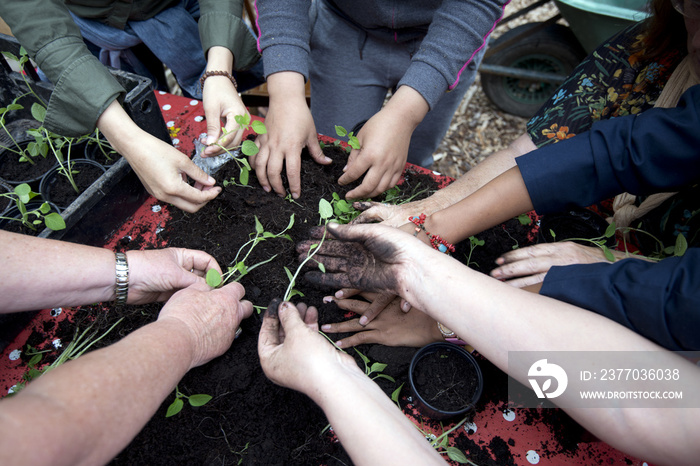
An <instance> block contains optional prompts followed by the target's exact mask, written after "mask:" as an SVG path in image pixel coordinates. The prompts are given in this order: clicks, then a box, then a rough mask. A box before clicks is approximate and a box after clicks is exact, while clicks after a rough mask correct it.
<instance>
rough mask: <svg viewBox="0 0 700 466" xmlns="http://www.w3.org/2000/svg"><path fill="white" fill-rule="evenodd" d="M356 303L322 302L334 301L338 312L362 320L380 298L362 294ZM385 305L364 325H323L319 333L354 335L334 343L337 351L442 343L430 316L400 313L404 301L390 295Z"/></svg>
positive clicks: (348, 322)
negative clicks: (370, 344)
mask: <svg viewBox="0 0 700 466" xmlns="http://www.w3.org/2000/svg"><path fill="white" fill-rule="evenodd" d="M361 296H362V298H364V299H365V300H359V299H340V298H336V297H333V296H329V297H327V298H324V302H327V301H333V302H335V303H336V304H337V305H338V307H339V308H340V309H343V310H347V311H352V312H354V313H355V314H358V315H359V316H361V317H364V316H366V315H367V313H368V312H370V309H371V307H372V304H374V303H375V302H376V299H377V298H378V297H379V296H380V295H378V294H377V293H367V292H363V293H362V294H361ZM391 297H392V300H391V302H389V303H388V305H385V306H382V309H383V311H382V313H381V314H379V315H378V316H377V317H376V318H374V319H373V320H371V321H370V322H369V323H368V324H366V325H361V324H360V318H354V319H350V320H346V321H343V322H337V323H332V324H325V325H323V326H322V327H321V330H322V331H323V332H325V333H331V334H332V333H353V334H354V335H350V336H349V337H347V338H344V339H342V340H338V341H336V342H335V344H336V345H337V346H339V347H340V348H350V347H352V346H356V345H361V344H365V343H379V344H381V345H386V346H414V347H421V346H424V345H427V344H428V343H432V342H434V341H442V334H441V333H440V331H439V330H438V327H437V325H436V323H435V320H433V319H432V318H431V317H430V316H428V315H427V314H424V313H423V312H420V311H419V310H417V309H414V310H413V311H411V312H408V313H407V312H405V311H404V310H403V309H401V304H402V302H403V300H402V299H401V298H399V297H396V296H394V295H391ZM409 309H410V306H409Z"/></svg>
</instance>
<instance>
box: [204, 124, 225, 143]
mask: <svg viewBox="0 0 700 466" xmlns="http://www.w3.org/2000/svg"><path fill="white" fill-rule="evenodd" d="M219 137H221V125H220V121H219V118H207V139H206V140H205V141H204V143H205V144H206V145H207V146H209V145H211V144H214V143H215V142H216V141H217V140H218V139H219Z"/></svg>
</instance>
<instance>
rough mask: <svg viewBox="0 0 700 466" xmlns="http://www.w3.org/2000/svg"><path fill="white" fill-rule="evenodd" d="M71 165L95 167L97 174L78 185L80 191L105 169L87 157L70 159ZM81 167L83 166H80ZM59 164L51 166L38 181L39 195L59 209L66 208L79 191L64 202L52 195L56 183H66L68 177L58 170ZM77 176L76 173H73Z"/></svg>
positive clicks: (74, 167) (76, 168) (79, 168)
mask: <svg viewBox="0 0 700 466" xmlns="http://www.w3.org/2000/svg"><path fill="white" fill-rule="evenodd" d="M71 165H72V167H73V169H74V170H77V171H81V169H84V167H93V168H94V169H96V173H97V175H96V176H94V177H92V178H91V179H90V180H88V181H87V182H86V183H85V184H84V185H83V186H80V185H79V186H78V188H80V193H82V192H83V191H85V190H86V189H87V188H88V187H90V186H91V185H92V183H93V182H95V181H96V180H97V179H99V178H100V176H102V175H103V174H104V173H105V172H106V171H107V170H106V169H105V167H103V166H102V165H101V164H99V163H97V162H95V161H94V160H88V159H77V160H71ZM81 167H83V168H81ZM60 168H61V167H60V166H56V167H54V168H52V169H51V170H50V171H49V172H48V173H46V175H44V177H43V178H42V179H41V183H39V192H40V193H41V197H43V198H44V200H45V201H48V202H52V203H54V204H56V205H57V206H58V207H59V208H61V209H66V208H67V207H68V206H69V205H70V204H71V203H72V202H73V201H74V200H75V199H76V198H78V197H79V196H80V193H75V197H74V198H73V199H70V200H69V201H66V202H61V201H59V200H57V199H55V197H54V196H53V194H54V190H55V189H56V186H57V184H58V183H65V184H68V179H67V178H66V177H65V176H64V175H63V174H62V173H61V172H60V170H59V169H60ZM74 176H76V177H77V176H78V175H74Z"/></svg>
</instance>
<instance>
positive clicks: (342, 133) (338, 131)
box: [335, 125, 348, 138]
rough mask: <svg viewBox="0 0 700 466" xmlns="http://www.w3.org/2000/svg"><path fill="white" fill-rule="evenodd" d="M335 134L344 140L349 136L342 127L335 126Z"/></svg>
mask: <svg viewBox="0 0 700 466" xmlns="http://www.w3.org/2000/svg"><path fill="white" fill-rule="evenodd" d="M335 134H337V135H338V136H340V137H341V138H342V137H345V136H347V135H348V132H347V130H346V129H345V128H343V127H342V126H338V125H335Z"/></svg>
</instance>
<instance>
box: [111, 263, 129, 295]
mask: <svg viewBox="0 0 700 466" xmlns="http://www.w3.org/2000/svg"><path fill="white" fill-rule="evenodd" d="M114 258H115V266H114V272H115V279H114V304H115V305H117V306H123V305H124V304H126V301H127V299H128V295H129V261H128V258H127V256H126V253H123V252H115V253H114Z"/></svg>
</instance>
